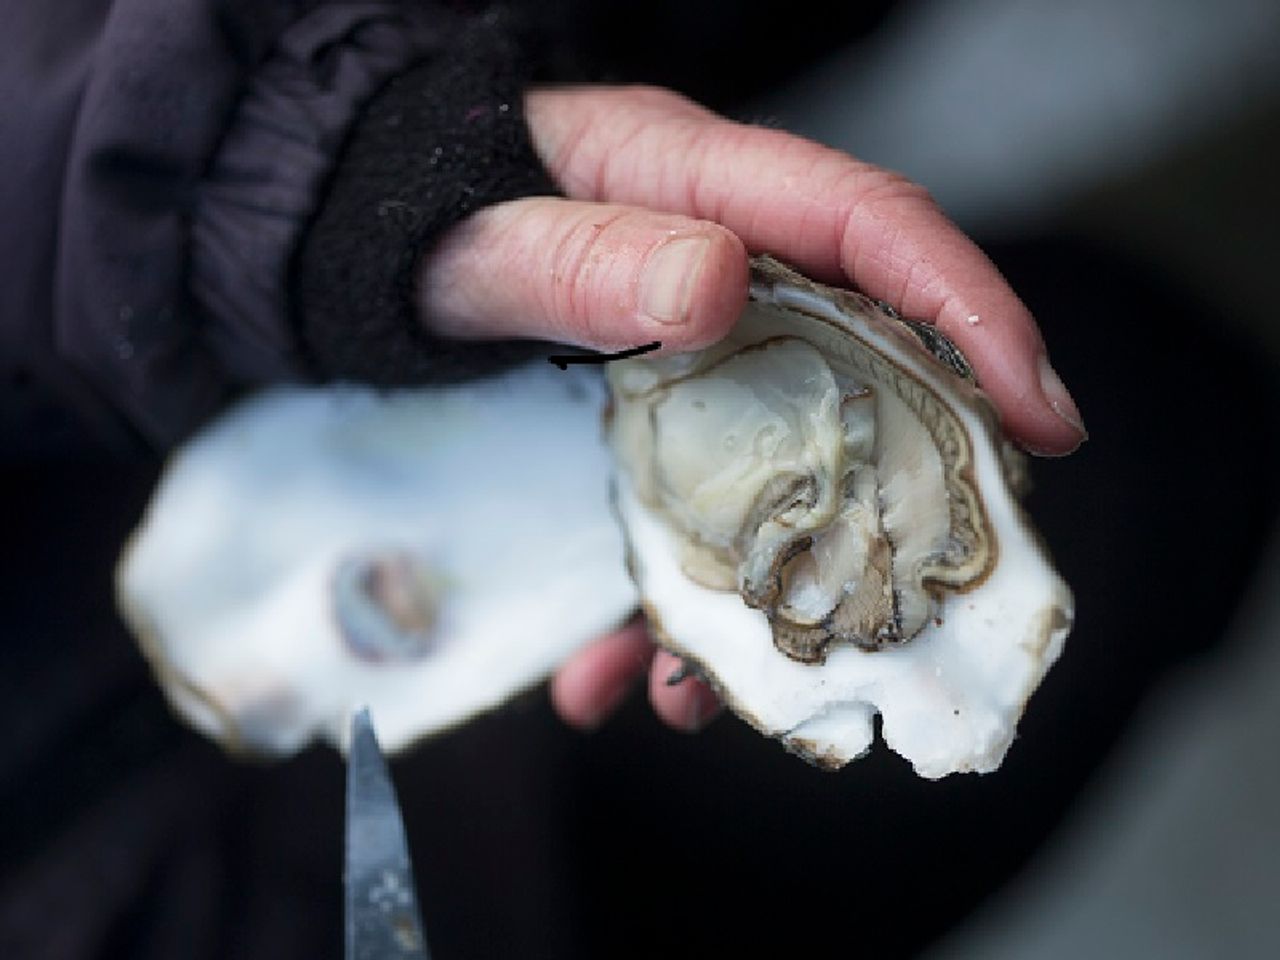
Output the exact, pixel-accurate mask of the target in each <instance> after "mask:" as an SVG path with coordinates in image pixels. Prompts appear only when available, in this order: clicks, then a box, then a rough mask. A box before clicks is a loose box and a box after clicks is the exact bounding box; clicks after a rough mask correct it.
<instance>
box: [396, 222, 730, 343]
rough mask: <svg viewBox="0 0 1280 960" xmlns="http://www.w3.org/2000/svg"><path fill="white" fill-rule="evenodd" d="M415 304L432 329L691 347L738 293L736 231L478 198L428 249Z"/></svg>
mask: <svg viewBox="0 0 1280 960" xmlns="http://www.w3.org/2000/svg"><path fill="white" fill-rule="evenodd" d="M419 280H420V284H419V294H418V305H419V308H420V311H421V315H422V317H423V322H424V323H425V324H426V325H427V327H428V329H429V330H431V332H433V333H436V334H438V335H442V336H448V337H458V338H467V339H476V338H487V337H502V338H532V339H542V340H554V341H558V342H561V343H569V344H574V345H576V346H583V347H590V348H593V349H597V350H607V351H612V350H619V349H625V348H627V347H633V346H638V345H640V344H642V343H649V342H652V341H654V340H658V341H661V342H662V346H663V350H664V352H667V351H670V352H677V351H681V350H691V349H697V348H699V347H704V346H707V345H708V344H711V343H714V342H715V341H716V340H719V339H720V338H721V337H723V336H724V335H725V334H726V333H728V331H729V329H730V328H731V327H732V326H733V324H734V322H735V321H736V320H737V318H738V314H739V312H740V311H741V310H742V307H743V305H744V303H745V302H746V296H747V254H746V250H745V248H744V247H743V244H742V241H741V240H739V239H738V237H737V236H736V235H734V234H733V233H732V232H731V231H730V230H728V229H726V228H725V227H722V226H720V225H719V224H715V223H711V222H708V221H705V220H696V219H692V218H690V217H685V216H681V215H678V214H668V213H656V212H653V211H650V210H643V209H640V208H636V207H628V206H619V205H614V204H605V203H585V202H578V201H572V200H560V199H556V198H550V197H534V198H527V199H522V200H513V201H510V202H507V203H502V204H498V205H496V206H493V207H488V208H486V209H484V210H480V211H478V212H477V213H475V214H474V215H472V216H471V217H470V218H468V219H467V220H466V221H464V222H463V223H461V224H459V225H458V226H457V227H455V228H454V229H453V230H452V231H450V233H449V234H448V235H447V236H446V238H445V239H444V241H443V242H442V243H441V245H440V246H439V247H437V248H436V249H435V250H434V251H433V252H432V253H431V254H429V255H428V256H427V257H426V259H425V261H424V263H423V265H422V267H421V272H420V275H419Z"/></svg>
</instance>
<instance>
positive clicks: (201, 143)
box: [0, 0, 552, 447]
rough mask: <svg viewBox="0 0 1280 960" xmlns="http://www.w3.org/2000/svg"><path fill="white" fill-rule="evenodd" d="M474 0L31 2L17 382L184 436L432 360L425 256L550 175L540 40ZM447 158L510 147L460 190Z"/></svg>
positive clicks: (424, 368)
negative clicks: (253, 399) (309, 389)
mask: <svg viewBox="0 0 1280 960" xmlns="http://www.w3.org/2000/svg"><path fill="white" fill-rule="evenodd" d="M454 7H455V5H452V4H444V3H426V2H409V0H406V2H400V3H397V2H390V0H384V2H333V3H318V2H314V0H313V2H283V0H277V2H272V3H268V2H262V0H226V2H216V0H114V2H110V0H98V2H96V3H94V2H87V3H82V4H75V5H66V7H65V8H63V7H59V8H57V9H59V10H65V12H61V13H57V14H51V13H49V10H50V8H49V7H48V6H47V5H45V4H42V3H39V2H37V0H11V2H10V3H9V4H8V5H6V12H5V13H3V14H0V19H3V20H5V21H7V23H4V24H0V29H5V28H7V32H6V34H5V37H4V43H5V45H6V47H13V48H14V50H15V51H17V52H18V53H19V54H20V56H19V57H17V60H16V61H15V60H14V59H10V58H9V56H8V54H6V56H5V58H4V63H5V66H3V67H0V91H3V93H4V95H5V100H4V103H3V107H2V112H0V181H3V183H2V185H0V191H3V192H0V215H2V219H0V263H3V264H4V267H3V271H4V276H3V279H4V283H2V284H0V288H2V289H0V336H2V337H3V338H4V356H5V359H6V363H7V364H8V365H9V367H10V368H11V369H12V370H13V371H16V372H14V373H13V374H12V376H10V379H11V380H13V379H20V380H23V381H24V382H25V381H30V382H33V383H35V384H37V385H39V387H40V388H41V389H42V390H44V391H46V393H47V394H48V395H50V396H53V397H54V398H56V400H57V402H59V403H61V404H63V405H68V406H72V407H74V408H76V409H77V410H79V411H81V412H82V413H83V414H84V415H85V417H86V418H87V419H88V420H90V421H92V422H93V425H94V428H95V430H96V432H98V433H99V434H100V435H101V434H108V435H110V437H111V439H112V440H114V441H116V442H117V443H119V442H121V441H124V440H129V439H132V440H133V441H134V442H135V443H141V444H144V445H149V446H153V447H165V446H169V445H171V444H173V443H174V442H176V441H178V440H180V439H181V438H183V437H184V436H185V435H187V434H188V433H189V432H190V431H191V430H192V429H194V427H195V426H197V425H198V424H199V423H200V422H201V421H203V420H204V419H206V418H207V417H208V416H210V415H211V414H212V413H214V412H216V411H217V410H218V409H219V408H220V407H221V406H222V405H223V404H224V403H225V402H226V400H227V398H228V397H229V396H230V395H231V394H232V393H234V392H235V391H236V390H237V389H238V388H240V387H242V386H244V385H247V384H255V383H263V382H271V381H280V380H297V379H310V378H314V377H317V376H369V375H370V373H371V372H372V371H390V372H388V373H387V375H386V379H389V380H394V381H397V382H399V381H404V380H411V379H422V378H424V377H427V376H430V374H431V370H430V362H429V361H428V360H427V359H426V354H427V352H429V351H430V349H431V344H429V343H427V342H426V339H425V338H424V337H422V336H421V335H420V334H419V333H418V328H417V327H416V325H414V324H413V323H412V322H411V321H412V316H411V314H410V312H409V306H408V297H407V295H406V293H407V291H408V285H409V284H410V281H411V269H412V264H413V263H414V262H415V260H416V258H417V256H419V255H420V252H421V251H422V250H423V249H425V248H426V247H427V246H429V245H430V243H431V242H432V240H433V239H434V237H436V236H438V235H439V233H441V232H442V231H443V230H444V229H447V227H448V226H449V225H450V224H452V223H454V222H456V221H457V220H458V219H460V218H461V217H463V216H465V215H466V213H468V212H469V211H470V210H472V209H475V208H476V207H478V206H480V205H483V204H484V203H491V202H494V201H496V200H500V199H507V198H509V197H511V196H518V195H522V194H527V193H535V192H549V191H550V190H551V189H552V187H551V185H550V183H549V181H548V180H547V178H546V175H545V174H544V173H543V172H542V171H541V170H540V168H539V166H538V164H537V161H536V157H535V156H534V154H533V152H532V149H531V148H530V147H529V145H528V141H527V134H526V133H525V132H524V127H523V121H522V119H521V118H520V115H519V105H520V100H521V98H520V92H521V89H522V87H523V84H524V82H525V77H526V75H527V74H526V70H525V66H524V61H523V59H522V55H523V54H522V51H523V48H522V47H521V37H520V35H519V32H518V31H517V30H516V29H515V28H514V26H513V25H512V24H511V23H509V22H508V21H507V20H506V19H505V18H504V17H503V16H502V15H501V14H500V13H495V12H492V11H491V12H489V13H485V14H475V13H471V14H467V13H462V12H458V11H457V10H455V9H454ZM397 78H398V79H397ZM464 81H465V82H464ZM422 103H428V104H431V106H430V108H427V109H424V108H421V107H420V104H422ZM504 104H505V109H503V105H504ZM397 124H398V125H399V127H400V128H401V129H403V132H404V135H403V136H399V135H398V131H397V130H396V126H397ZM437 149H439V150H440V151H442V152H443V151H461V152H460V153H459V154H458V155H459V156H461V153H466V154H468V155H470V156H493V157H496V158H499V159H498V160H496V161H495V165H494V167H493V168H492V169H486V168H485V166H484V164H480V165H476V166H467V165H465V164H454V165H451V166H450V165H446V166H447V167H448V169H447V170H446V171H445V173H446V174H447V176H448V177H451V178H452V182H451V186H449V187H448V188H447V189H436V188H434V187H433V186H432V184H434V183H436V182H437V181H436V178H435V168H436V167H439V166H440V165H441V164H440V162H439V160H437V161H436V163H435V164H434V165H433V163H432V162H431V158H433V157H437V158H438V157H439V156H441V155H443V154H442V153H437V152H436V151H437ZM498 168H502V172H497V171H498ZM473 174H475V176H473ZM355 249H358V250H359V251H360V253H361V255H362V256H363V259H361V258H360V257H355V256H351V255H350V254H351V251H352V250H355ZM343 271H346V273H345V274H344V273H343ZM348 333H349V335H348Z"/></svg>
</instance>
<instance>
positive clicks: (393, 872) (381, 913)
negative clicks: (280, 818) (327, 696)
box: [345, 710, 430, 960]
mask: <svg viewBox="0 0 1280 960" xmlns="http://www.w3.org/2000/svg"><path fill="white" fill-rule="evenodd" d="M345 956H346V960H389V958H392V957H396V958H405V960H414V958H416V960H428V957H429V956H430V955H429V954H428V952H427V943H426V939H425V938H424V937H423V933H422V918H421V916H420V914H419V913H418V895H417V891H416V888H415V887H414V884H413V866H412V864H411V863H410V862H409V845H408V843H407V842H406V840H405V833H404V822H403V820H401V818H400V805H399V803H397V802H396V791H395V787H394V786H393V785H392V783H391V776H390V774H389V773H388V772H387V762H386V760H385V759H384V758H383V756H382V750H381V748H380V747H379V746H378V739H377V737H376V736H374V732H373V724H372V722H371V721H370V719H369V711H368V710H361V711H360V712H359V713H357V714H355V715H354V716H353V717H352V718H351V746H350V748H349V752H348V754H347V849H346V954H345Z"/></svg>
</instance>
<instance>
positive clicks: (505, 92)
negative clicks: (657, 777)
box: [293, 17, 558, 385]
mask: <svg viewBox="0 0 1280 960" xmlns="http://www.w3.org/2000/svg"><path fill="white" fill-rule="evenodd" d="M529 72H530V64H529V62H528V59H527V57H526V56H524V55H522V53H521V50H520V49H519V45H518V44H517V42H516V41H515V40H514V39H513V37H512V34H511V32H510V31H509V30H507V29H504V28H503V24H502V23H501V21H499V20H498V19H496V18H494V17H484V18H481V19H480V20H479V21H477V22H475V23H473V24H471V25H469V26H468V27H466V28H464V29H463V30H462V31H461V32H460V34H459V35H458V37H457V39H456V42H455V43H453V44H452V45H451V46H450V48H449V49H448V50H446V51H444V52H442V53H440V54H439V55H438V56H437V57H435V58H434V59H432V60H431V61H430V62H427V63H424V64H422V65H420V66H418V67H416V68H413V69H410V70H408V71H407V72H405V73H403V74H401V75H399V76H398V77H396V78H395V79H393V80H392V81H391V82H390V83H388V84H387V85H386V87H385V88H384V89H383V90H382V91H381V92H380V93H379V94H378V95H377V96H376V97H375V98H374V99H373V100H372V101H371V102H370V103H369V104H368V105H367V106H366V108H365V110H364V111H363V113H362V115H361V117H360V119H359V120H358V121H357V123H356V125H355V127H354V128H353V130H352V132H351V135H350V138H349V140H348V142H347V144H346V147H345V148H344V150H343V152H342V154H341V157H340V159H339V162H338V166H337V168H336V170H335V171H334V174H333V177H332V179H331V181H330V183H329V186H328V190H327V194H326V197H325V200H324V202H323V206H322V207H321V209H320V211H319V213H318V216H317V217H316V220H315V222H314V223H313V224H312V226H311V228H310V229H309V230H308V231H307V234H306V236H305V237H304V240H303V243H302V245H301V247H300V249H299V251H298V254H297V257H296V259H295V262H294V273H293V295H294V303H295V306H296V311H295V317H296V323H297V325H298V334H299V338H300V340H301V342H302V344H303V346H304V349H305V350H306V351H307V353H308V354H309V359H310V361H311V363H312V365H313V366H314V367H315V369H316V371H317V372H318V373H319V374H320V375H322V376H324V377H328V378H345V379H357V380H363V381H366V382H370V383H376V384H382V385H397V384H408V383H418V382H424V381H439V380H443V379H456V378H458V377H462V376H473V375H475V374H477V373H482V372H485V368H491V367H493V366H496V365H501V364H504V363H507V362H510V361H511V360H512V359H513V358H514V357H516V356H523V355H527V353H528V347H527V345H519V344H510V343H507V344H485V345H483V346H482V347H481V346H478V345H476V344H463V343H459V342H456V341H446V340H440V339H436V338H433V337H431V336H430V335H429V334H427V333H426V332H425V330H424V329H423V326H422V323H421V321H420V319H419V317H418V315H417V312H416V301H417V297H416V289H415V283H416V278H417V275H418V273H419V264H420V262H421V260H422V257H423V256H424V254H425V253H426V251H427V250H428V249H429V248H430V247H431V246H432V245H433V244H434V243H435V242H436V241H438V240H439V238H440V237H441V236H442V235H443V234H444V232H445V231H446V230H448V228H449V227H451V226H453V225H454V224H456V223H458V222H459V221H460V220H462V219H464V218H465V217H466V216H467V215H468V214H470V213H472V212H473V211H475V210H477V209H479V208H481V207H484V206H488V205H490V204H493V203H498V202H501V201H504V200H510V199H515V198H518V197H525V196H533V195H548V194H555V193H557V192H558V191H557V188H556V186H555V184H554V183H553V182H552V180H551V178H550V176H549V175H548V174H547V172H546V171H545V170H544V169H543V167H542V164H541V162H540V161H539V159H538V157H537V154H536V153H535V152H534V149H533V145H532V143H531V142H530V139H529V134H528V130H527V128H526V127H525V122H524V115H523V90H524V87H525V85H526V83H527V78H528V75H529ZM497 279H498V278H495V281H497Z"/></svg>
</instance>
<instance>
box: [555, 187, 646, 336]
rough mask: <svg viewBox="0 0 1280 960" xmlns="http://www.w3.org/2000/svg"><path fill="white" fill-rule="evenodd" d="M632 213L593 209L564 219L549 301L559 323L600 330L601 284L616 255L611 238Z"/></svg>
mask: <svg viewBox="0 0 1280 960" xmlns="http://www.w3.org/2000/svg"><path fill="white" fill-rule="evenodd" d="M628 216H629V212H628V211H625V210H621V211H610V210H590V211H585V212H583V213H579V214H576V215H574V216H573V217H572V219H571V220H570V221H569V222H568V223H562V224H561V225H560V229H559V232H558V235H557V236H556V237H555V239H554V242H553V244H552V245H551V251H552V252H551V269H550V272H549V275H550V279H551V283H550V287H549V290H548V297H547V301H546V303H545V309H546V310H547V312H548V313H549V314H550V315H551V316H554V317H555V318H556V320H557V322H558V324H559V325H561V326H563V327H565V328H568V329H572V330H575V331H579V332H581V333H584V334H586V335H587V336H588V337H594V335H595V334H596V333H597V332H598V331H597V330H596V329H595V328H596V326H597V325H598V324H599V320H600V311H599V310H598V309H596V307H597V304H598V302H599V300H600V297H599V296H598V295H597V294H598V291H597V289H596V288H597V286H598V285H599V279H600V277H601V276H602V275H605V274H606V272H607V271H606V269H605V268H606V267H607V266H608V265H609V264H610V263H611V261H612V260H613V259H614V258H613V256H612V255H611V253H610V247H611V241H612V238H613V236H614V235H615V233H616V232H617V231H618V230H619V228H620V225H621V224H622V223H623V221H625V219H626V218H627V217H628Z"/></svg>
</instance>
